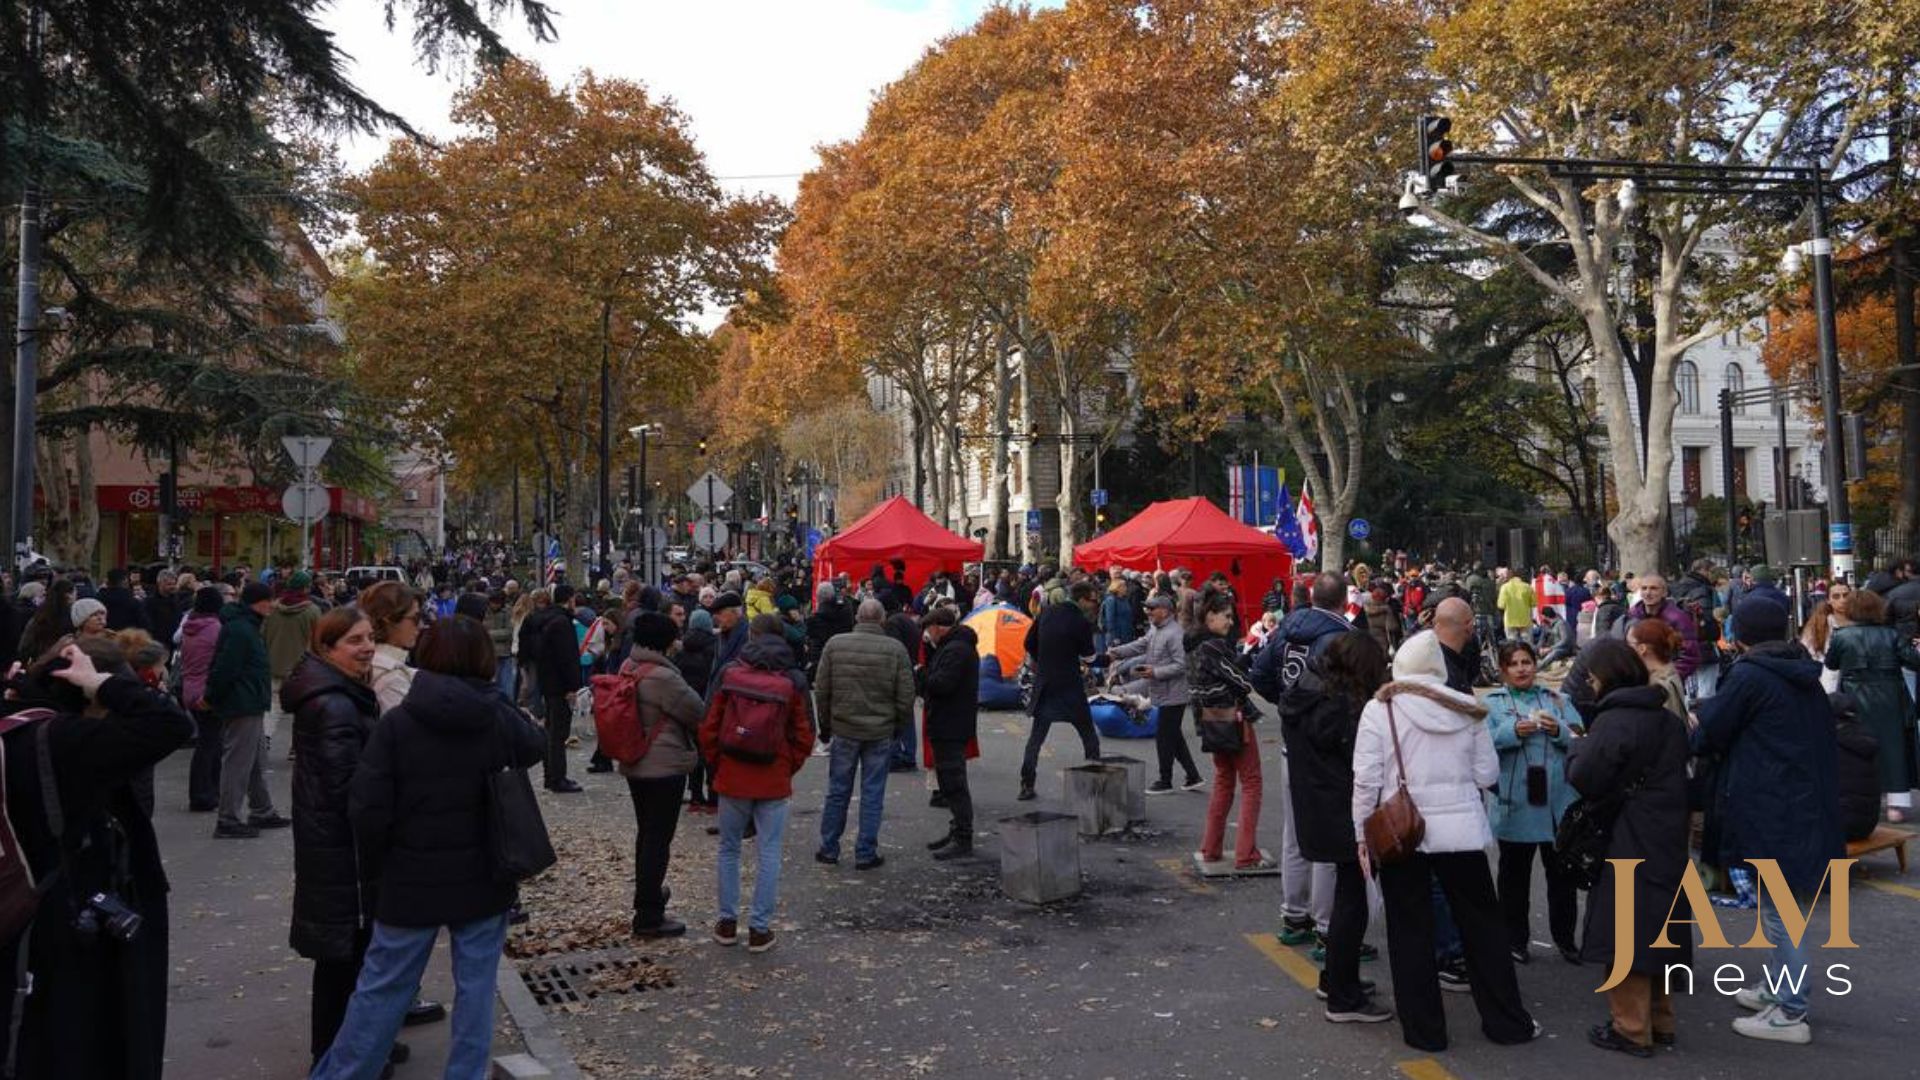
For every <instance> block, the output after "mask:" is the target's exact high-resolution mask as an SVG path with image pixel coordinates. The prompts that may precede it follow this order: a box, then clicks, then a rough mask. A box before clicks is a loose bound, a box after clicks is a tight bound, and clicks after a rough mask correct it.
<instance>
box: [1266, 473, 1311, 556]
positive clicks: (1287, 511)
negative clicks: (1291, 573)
mask: <svg viewBox="0 0 1920 1080" xmlns="http://www.w3.org/2000/svg"><path fill="white" fill-rule="evenodd" d="M1273 535H1275V536H1277V537H1279V538H1280V542H1281V543H1283V544H1285V545H1287V550H1288V551H1290V552H1292V553H1293V557H1294V558H1296V559H1301V558H1305V557H1306V554H1307V541H1306V537H1304V536H1302V535H1300V521H1299V519H1298V518H1296V517H1295V516H1294V513H1293V496H1292V495H1290V494H1288V492H1287V485H1286V482H1285V481H1282V482H1281V484H1280V506H1279V513H1278V516H1277V518H1276V520H1275V521H1274V524H1273Z"/></svg>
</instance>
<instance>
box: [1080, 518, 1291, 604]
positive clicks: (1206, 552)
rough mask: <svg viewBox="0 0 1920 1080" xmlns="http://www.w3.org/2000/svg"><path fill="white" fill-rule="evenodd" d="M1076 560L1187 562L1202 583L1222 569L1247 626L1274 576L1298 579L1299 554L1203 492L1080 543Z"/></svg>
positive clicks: (1135, 564)
mask: <svg viewBox="0 0 1920 1080" xmlns="http://www.w3.org/2000/svg"><path fill="white" fill-rule="evenodd" d="M1073 561H1074V564H1075V565H1077V566H1079V567H1080V568H1082V569H1084V570H1103V569H1109V568H1112V567H1120V568H1122V569H1126V570H1152V571H1161V570H1174V569H1178V568H1179V567H1182V566H1184V567H1186V568H1187V569H1189V570H1191V571H1193V577H1194V583H1195V584H1196V585H1198V584H1199V582H1201V581H1202V580H1204V579H1206V578H1207V577H1208V576H1209V575H1211V574H1212V573H1213V572H1214V571H1216V570H1219V571H1221V572H1223V573H1225V574H1226V575H1227V583H1228V584H1229V585H1231V586H1232V587H1233V595H1234V597H1235V599H1236V600H1237V601H1238V602H1239V609H1240V610H1239V614H1240V625H1241V626H1250V625H1252V624H1253V622H1254V620H1256V619H1258V618H1260V600H1261V598H1262V597H1264V596H1265V595H1266V593H1267V588H1268V587H1269V586H1270V585H1271V584H1272V583H1273V579H1275V578H1279V579H1280V581H1281V583H1282V585H1283V586H1285V587H1287V588H1291V587H1292V583H1293V555H1292V554H1290V553H1289V552H1288V551H1287V547H1286V545H1285V544H1282V543H1281V542H1280V539H1279V538H1278V537H1276V536H1274V535H1273V534H1272V533H1267V532H1262V531H1260V530H1259V529H1256V528H1254V527H1252V526H1251V525H1244V524H1242V523H1240V522H1238V521H1235V520H1234V519H1233V518H1231V517H1229V516H1227V513H1226V511H1224V510H1221V509H1220V508H1219V507H1217V506H1215V505H1213V504H1212V503H1210V502H1208V501H1207V500H1205V499H1200V498H1193V499H1175V500H1172V501H1169V502H1157V503H1154V504H1153V505H1152V506H1149V507H1147V508H1146V509H1145V510H1142V511H1140V513H1139V514H1137V515H1135V516H1134V518H1133V520H1131V521H1128V522H1126V523H1125V524H1123V525H1120V526H1119V527H1117V528H1115V529H1114V530H1113V531H1111V532H1109V533H1107V534H1106V535H1105V536H1102V537H1099V538H1098V539H1094V540H1089V541H1087V542H1086V543H1084V544H1080V545H1078V546H1076V547H1075V548H1074V549H1073Z"/></svg>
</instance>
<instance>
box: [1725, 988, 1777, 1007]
mask: <svg viewBox="0 0 1920 1080" xmlns="http://www.w3.org/2000/svg"><path fill="white" fill-rule="evenodd" d="M1733 1003H1734V1004H1735V1005H1738V1006H1740V1007H1741V1008H1743V1009H1745V1010H1747V1011H1748V1012H1765V1011H1767V1010H1768V1009H1771V1008H1773V1007H1774V1006H1775V1005H1778V1004H1780V999H1779V998H1778V997H1776V996H1775V995H1774V993H1773V991H1771V990H1767V989H1763V988H1761V987H1758V986H1743V987H1741V988H1740V992H1739V993H1737V994H1735V995H1733Z"/></svg>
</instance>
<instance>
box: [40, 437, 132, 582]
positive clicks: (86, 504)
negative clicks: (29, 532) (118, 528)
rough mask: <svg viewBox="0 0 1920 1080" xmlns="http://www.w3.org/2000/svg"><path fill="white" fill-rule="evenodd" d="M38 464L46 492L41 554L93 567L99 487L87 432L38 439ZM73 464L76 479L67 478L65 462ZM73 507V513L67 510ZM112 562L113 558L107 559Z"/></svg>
mask: <svg viewBox="0 0 1920 1080" xmlns="http://www.w3.org/2000/svg"><path fill="white" fill-rule="evenodd" d="M38 444H39V454H38V457H39V461H38V462H37V463H36V466H35V471H36V472H37V474H38V475H39V476H40V477H41V484H42V486H43V488H44V490H45V491H46V493H47V510H48V512H47V515H46V518H45V528H44V529H43V530H41V531H40V532H39V533H38V534H37V535H40V536H42V537H44V539H43V541H42V547H41V550H42V552H43V553H44V554H45V555H46V556H47V557H48V558H49V559H52V560H53V561H54V562H55V563H58V564H64V565H68V566H86V567H89V568H92V567H93V565H94V548H95V547H96V546H98V544H99V542H100V500H99V488H98V486H97V485H96V483H95V482H94V471H93V446H92V444H91V443H90V441H89V440H88V438H87V435H86V433H85V432H81V433H78V434H74V435H65V436H61V437H59V438H57V439H53V438H43V439H40V440H38ZM67 461H71V462H73V479H72V481H71V482H70V481H69V480H68V479H67V471H66V469H65V468H64V467H63V463H64V462H67ZM69 506H71V507H72V508H73V510H72V512H71V513H68V512H66V510H67V507H69ZM105 561H107V562H109V563H111V562H112V561H113V558H112V557H109V558H108V559H107V560H105Z"/></svg>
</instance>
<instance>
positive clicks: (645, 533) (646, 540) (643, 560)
mask: <svg viewBox="0 0 1920 1080" xmlns="http://www.w3.org/2000/svg"><path fill="white" fill-rule="evenodd" d="M639 499H640V574H641V576H642V577H643V578H644V579H645V580H646V583H647V584H649V585H658V584H660V582H659V580H658V578H657V577H656V576H655V575H654V572H653V535H652V532H651V530H650V526H651V525H652V524H653V523H652V522H651V521H649V520H647V429H646V428H645V427H644V426H643V427H642V428H641V429H640V495H639Z"/></svg>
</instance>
